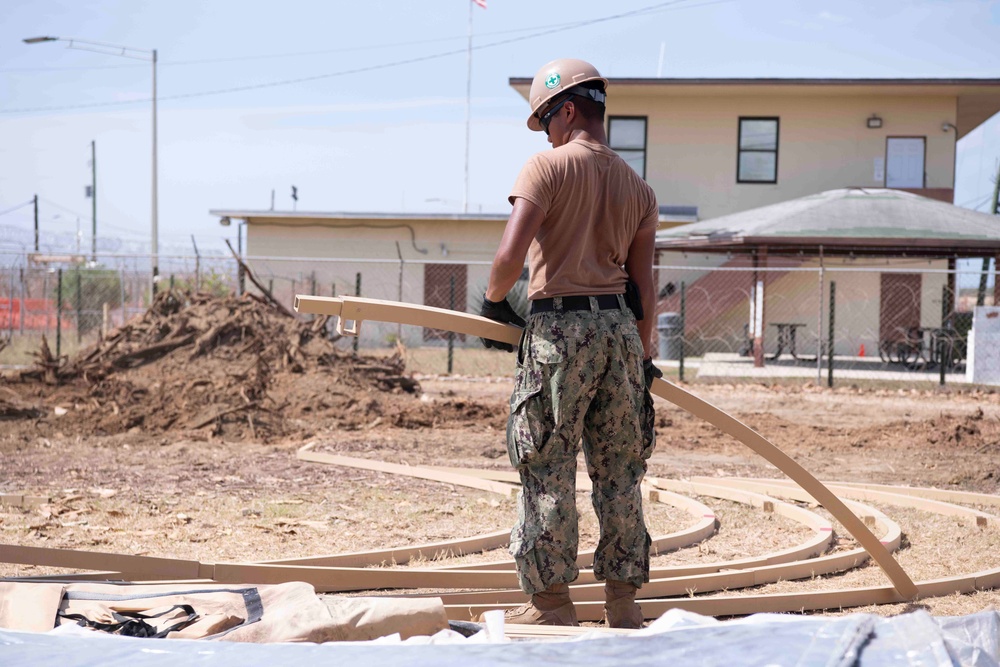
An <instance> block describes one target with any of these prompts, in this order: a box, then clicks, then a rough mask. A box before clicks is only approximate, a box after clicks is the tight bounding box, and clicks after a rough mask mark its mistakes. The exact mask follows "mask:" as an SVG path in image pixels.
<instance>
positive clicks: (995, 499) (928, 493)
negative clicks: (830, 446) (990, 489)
mask: <svg viewBox="0 0 1000 667" xmlns="http://www.w3.org/2000/svg"><path fill="white" fill-rule="evenodd" d="M829 484H835V485H837V486H850V487H856V488H859V489H873V490H876V491H888V492H890V493H898V494H900V495H904V496H918V497H920V498H928V499H930V500H940V501H942V502H946V503H966V504H968V505H988V506H991V507H1000V496H991V495H989V494H986V493H975V492H973V491H957V490H950V489H935V488H932V487H927V486H890V485H888V484H872V483H869V482H829Z"/></svg>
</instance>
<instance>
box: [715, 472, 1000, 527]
mask: <svg viewBox="0 0 1000 667" xmlns="http://www.w3.org/2000/svg"><path fill="white" fill-rule="evenodd" d="M695 479H705V480H706V481H707V480H709V479H712V480H713V481H714V478H695ZM721 483H722V484H725V485H729V486H739V487H740V488H745V489H756V490H763V491H764V492H765V493H776V494H781V492H782V489H786V488H791V487H790V486H789V485H788V482H787V481H786V480H783V479H749V478H742V477H736V478H730V479H726V480H723V481H722V482H721ZM830 488H833V489H837V491H838V492H839V493H840V494H841V495H843V496H844V497H845V498H856V499H858V500H864V501H868V502H883V503H886V504H889V505H895V506H897V507H912V508H914V509H919V510H924V511H926V512H933V513H934V514H940V515H943V516H951V517H955V518H957V519H959V520H962V521H964V522H965V523H968V524H971V525H973V526H978V527H980V528H982V527H985V526H993V527H995V526H996V525H997V522H998V521H1000V517H997V516H995V515H993V514H987V513H986V512H981V511H980V510H976V509H972V508H969V507H962V506H961V505H956V504H954V503H948V502H944V501H942V500H932V499H930V498H922V497H919V496H916V495H911V494H904V493H894V492H890V491H882V490H876V489H864V488H856V487H850V486H841V485H835V484H831V485H830ZM786 493H787V491H786ZM799 497H800V498H802V496H799ZM805 499H807V500H808V499H809V498H808V497H805Z"/></svg>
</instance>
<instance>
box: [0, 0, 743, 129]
mask: <svg viewBox="0 0 1000 667" xmlns="http://www.w3.org/2000/svg"><path fill="white" fill-rule="evenodd" d="M689 1H690V0H670V1H669V2H661V3H658V4H655V5H649V6H647V7H642V8H640V9H635V10H631V11H628V12H621V13H619V14H613V15H610V16H604V17H601V18H597V19H590V20H586V21H577V22H574V23H567V24H561V25H560V26H559V27H556V28H551V29H547V30H543V31H541V32H536V33H532V34H530V35H524V36H521V37H511V38H509V39H504V40H500V41H497V42H490V43H488V44H482V45H479V46H474V47H472V50H473V51H481V50H484V49H490V48H494V47H497V46H504V45H507V44H513V43H516V42H522V41H525V40H529V39H534V38H536V37H543V36H545V35H550V34H552V33H555V32H562V31H565V30H575V29H578V28H584V27H587V26H591V25H596V24H599V23H606V22H608V21H615V20H619V19H623V18H629V17H633V16H639V15H643V14H651V13H655V12H656V11H658V10H666V9H668V8H671V7H672V6H674V5H680V4H683V3H686V2H689ZM723 2H735V0H714V1H713V2H706V3H702V4H698V5H686V6H685V7H677V8H676V9H689V8H696V7H703V6H705V5H712V4H722V3H723ZM465 53H468V49H467V48H461V49H452V50H450V51H442V52H439V53H433V54H430V55H426V56H416V57H413V58H406V59H403V60H396V61H391V62H388V63H381V64H378V65H368V66H365V67H356V68H353V69H347V70H340V71H338V72H329V73H327V74H317V75H314V76H306V77H298V78H295V79H282V80H279V81H268V82H265V83H257V84H248V85H244V86H233V87H230V88H220V89H217V90H207V91H201V92H196V93H181V94H177V95H167V96H160V97H158V98H157V100H158V101H161V102H162V101H167V100H180V99H190V98H195V97H208V96H210V95H223V94H226V93H238V92H245V91H249V90H260V89H264V88H275V87H278V86H290V85H294V84H298V83H308V82H312V81H321V80H323V79H331V78H335V77H340V76H348V75H351V74H360V73H363V72H373V71H377V70H382V69H388V68H392V67H400V66H403V65H412V64H415V63H420V62H427V61H429V60H438V59H441V58H446V57H449V56H453V55H458V54H465ZM151 101H152V98H143V99H135V100H123V101H120V102H94V103H90V104H74V105H62V106H47V107H26V108H20V109H0V113H4V114H10V113H32V112H37V111H65V110H73V109H90V108H96V107H110V106H125V105H130V104H145V103H149V102H151Z"/></svg>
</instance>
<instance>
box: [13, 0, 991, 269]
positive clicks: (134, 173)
mask: <svg viewBox="0 0 1000 667" xmlns="http://www.w3.org/2000/svg"><path fill="white" fill-rule="evenodd" d="M488 2H489V8H488V9H486V10H483V9H480V8H478V7H474V12H473V32H474V39H473V44H474V47H475V49H476V50H475V51H474V53H473V62H472V70H473V75H472V87H471V96H472V104H471V116H472V126H471V141H470V147H471V148H470V150H471V158H470V178H469V197H468V201H469V210H470V211H473V212H476V211H479V210H482V211H483V212H507V211H508V210H509V206H508V204H507V201H506V195H507V192H508V190H509V188H510V186H511V184H512V183H513V180H514V177H515V176H516V174H517V171H518V170H519V169H520V166H521V164H522V163H523V162H524V160H525V159H526V158H527V157H528V156H529V155H530V154H531V153H533V152H536V151H539V150H544V149H545V148H547V147H548V145H547V144H546V143H545V141H544V137H543V136H542V135H540V134H536V133H532V132H529V131H527V130H526V129H525V127H524V119H525V116H526V113H527V104H526V102H525V101H524V100H523V99H522V98H521V97H520V96H519V95H518V94H517V93H516V92H514V91H513V90H512V89H511V88H510V87H509V85H508V83H507V81H508V78H509V77H511V76H531V75H532V74H534V72H535V70H536V69H537V68H538V67H539V66H541V65H542V64H543V63H545V62H547V61H548V60H551V59H553V58H556V57H562V56H569V57H579V58H584V59H587V60H590V61H591V62H593V63H594V64H596V65H597V66H598V67H599V68H600V69H601V71H602V73H603V74H605V75H607V76H611V77H653V76H657V74H658V73H660V74H662V75H663V76H677V77H687V76H700V77H762V76H774V77H990V78H1000V49H998V48H997V46H996V45H997V43H998V39H997V37H998V27H1000V2H998V1H996V0H909V1H904V0H879V1H878V2H871V1H868V2H856V1H853V0H840V1H838V2H829V3H823V2H793V1H791V0H776V1H765V0H673V2H667V3H664V2H656V1H655V0H618V1H617V2H615V3H609V2H598V1H596V0H578V1H575V2H568V1H563V0H554V1H550V2H537V1H529V0H488ZM469 3H470V0H426V1H425V2H419V3H418V2H408V1H405V0H368V1H366V2H341V1H334V0H331V1H327V2H302V1H298V0H286V1H285V2H282V3H273V2H267V3H265V2H258V1H256V0H250V1H248V0H242V1H241V2H236V1H235V0H175V1H173V2H169V3H168V2H162V1H161V2H152V1H143V0H61V1H56V0H30V1H26V0H2V2H0V213H2V212H4V211H7V210H8V209H10V208H12V207H15V206H17V205H18V204H21V203H23V202H26V201H28V200H30V199H31V197H32V196H33V195H34V194H36V193H37V194H38V195H39V197H40V198H41V202H42V203H41V206H40V224H41V227H42V229H43V232H45V233H47V234H56V235H61V236H59V240H60V241H61V242H62V243H64V244H68V243H72V239H73V236H74V234H75V232H76V229H77V224H78V223H77V219H78V218H79V219H80V223H79V224H80V226H81V227H82V229H83V230H84V233H85V238H84V247H89V229H90V201H89V200H88V199H86V198H85V196H84V186H85V185H86V184H89V183H90V167H89V165H88V161H89V159H90V142H91V141H92V140H93V141H96V144H97V165H98V193H99V194H98V236H99V238H102V239H104V240H103V241H102V243H101V247H104V248H106V249H108V250H116V251H118V252H125V251H138V250H142V249H148V243H149V236H150V181H151V177H150V171H151V166H150V165H151V155H150V152H151V129H150V128H151V110H150V103H149V98H150V93H151V67H150V65H149V64H148V63H146V62H143V61H140V60H130V59H126V58H121V57H117V56H113V55H106V54H101V53H93V52H89V51H82V50H76V49H67V48H66V45H65V44H64V43H60V42H56V43H45V44H36V45H26V44H24V43H23V42H22V41H21V40H22V39H23V38H25V37H32V36H36V35H53V36H59V37H67V38H68V37H75V38H79V39H86V40H91V41H97V42H107V43H112V44H120V45H126V46H132V47H138V48H142V49H153V48H155V49H157V51H158V56H159V67H158V70H157V74H158V81H157V83H158V97H159V106H158V112H159V142H158V146H159V200H160V203H159V227H160V251H161V253H168V252H176V253H184V254H187V253H190V252H191V250H192V247H191V236H192V235H193V236H194V237H195V238H196V239H197V241H198V245H199V248H200V249H201V250H202V251H203V252H204V251H218V250H221V249H222V248H223V246H222V244H221V239H222V238H225V237H229V238H234V236H235V227H231V228H222V227H220V226H219V225H218V221H217V219H216V218H215V217H213V216H210V215H209V214H208V210H209V209H212V208H233V209H266V208H269V207H270V205H271V191H272V189H273V190H275V207H276V208H278V209H286V210H287V209H290V208H291V206H292V201H291V198H290V190H291V186H292V185H295V186H297V187H298V191H299V202H298V210H314V211H394V212H395V211H408V212H416V211H445V212H458V211H461V209H462V201H463V197H464V191H465V185H464V183H465V181H464V165H465V113H466V111H465V99H466V85H467V77H466V68H467V61H466V55H465V47H466V43H467V41H466V40H467V38H466V35H467V31H468V21H469ZM644 8H651V9H647V10H645V11H643V10H644ZM620 14H626V15H625V16H621V17H619V18H613V17H614V16H615V15H620ZM290 81H298V82H292V83H288V82H290ZM998 159H1000V118H998V117H994V118H993V119H992V120H991V121H990V122H988V123H987V124H985V125H984V126H982V127H981V128H979V129H978V130H976V131H975V132H973V133H972V134H970V135H969V136H967V137H966V138H965V139H963V140H962V141H961V142H960V143H959V153H958V158H957V170H958V175H957V181H956V202H957V203H958V204H960V205H967V206H970V207H973V206H975V205H977V204H980V203H982V204H983V206H985V200H986V199H987V198H988V195H989V194H990V192H991V190H992V183H991V178H992V177H993V174H995V171H996V166H997V160H998ZM31 227H32V211H31V207H30V206H29V207H26V208H21V209H18V210H16V211H13V212H11V213H7V214H0V249H3V248H7V249H11V248H16V249H19V248H20V247H21V246H23V245H24V244H25V243H27V244H29V245H30V243H31V241H30V236H29V235H27V232H28V231H29V230H30V229H31Z"/></svg>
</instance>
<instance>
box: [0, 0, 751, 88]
mask: <svg viewBox="0 0 1000 667" xmlns="http://www.w3.org/2000/svg"><path fill="white" fill-rule="evenodd" d="M685 1H688V0H679V2H685ZM732 1H734V0H713V1H710V2H703V3H701V4H697V5H689V6H686V7H676V8H675V9H695V8H698V7H703V6H707V5H717V4H722V3H728V2H732ZM671 4H678V2H675V3H662V5H652V6H650V7H645V8H641V9H637V10H634V11H635V12H642V13H650V14H652V13H656V12H657V11H663V10H666V9H670V7H669V5H671ZM664 5H665V6H664ZM613 18H619V17H609V18H608V19H607V20H612V19H613ZM595 20H602V19H595ZM578 26H579V23H578V22H571V23H551V24H547V25H538V26H530V27H524V28H512V29H510V30H495V31H492V32H483V33H479V34H478V35H476V36H477V37H480V38H482V37H494V36H498V35H509V34H512V33H524V32H530V31H532V30H549V29H572V28H574V27H578ZM465 39H467V35H456V36H451V37H436V38H434V39H417V40H409V41H404V42H386V43H382V44H365V45H363V46H347V47H342V48H339V49H321V50H315V51H293V52H288V53H271V54H258V55H245V56H231V57H228V58H203V59H196V60H161V61H159V63H158V66H159V67H173V66H185V65H211V64H216V63H232V62H246V61H251V60H277V59H280V58H301V57H305V56H321V55H328V54H331V53H353V52H359V51H373V50H382V49H390V48H397V47H403V46H419V45H421V44H440V43H443V42H455V41H459V40H465ZM145 67H146V65H77V66H65V67H4V68H0V72H58V71H71V70H103V69H136V68H145Z"/></svg>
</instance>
